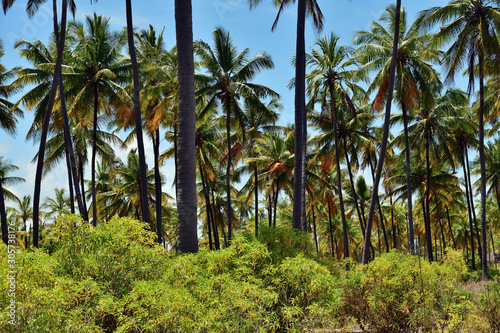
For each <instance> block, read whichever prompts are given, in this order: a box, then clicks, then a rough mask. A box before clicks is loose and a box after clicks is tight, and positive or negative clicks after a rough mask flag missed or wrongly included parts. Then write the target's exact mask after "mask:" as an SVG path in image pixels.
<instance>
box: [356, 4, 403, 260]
mask: <svg viewBox="0 0 500 333" xmlns="http://www.w3.org/2000/svg"><path fill="white" fill-rule="evenodd" d="M400 16H401V0H397V2H396V19H395V22H394V25H395V29H394V44H393V46H392V60H391V69H390V72H389V87H388V88H387V89H388V93H387V102H386V104H385V118H384V133H383V135H382V145H381V147H380V158H379V160H378V165H377V173H376V175H375V181H374V182H373V191H372V198H371V202H370V211H369V212H368V221H367V222H366V235H365V246H364V248H363V257H362V263H363V264H365V265H366V264H368V261H369V260H370V247H369V245H370V238H371V231H372V224H373V217H374V215H375V201H376V199H377V197H378V186H379V183H380V177H381V176H382V167H383V166H384V160H385V152H386V150H387V140H388V138H389V125H390V120H391V103H392V95H393V92H394V91H393V90H394V76H395V73H396V61H395V60H394V59H396V55H397V50H398V36H399V22H400Z"/></svg>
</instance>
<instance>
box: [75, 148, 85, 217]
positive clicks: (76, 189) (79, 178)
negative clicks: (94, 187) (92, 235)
mask: <svg viewBox="0 0 500 333" xmlns="http://www.w3.org/2000/svg"><path fill="white" fill-rule="evenodd" d="M78 160H79V161H78V166H79V171H80V173H79V177H78V178H77V179H78V180H79V181H80V185H78V183H77V184H76V185H75V191H76V192H77V194H78V193H79V192H80V190H81V193H82V194H83V195H85V194H84V193H85V179H84V178H83V162H82V158H81V157H79V158H78ZM71 173H73V172H71ZM79 186H80V187H79ZM77 200H78V199H77ZM82 205H83V209H84V210H85V211H87V201H86V200H85V198H84V200H82Z"/></svg>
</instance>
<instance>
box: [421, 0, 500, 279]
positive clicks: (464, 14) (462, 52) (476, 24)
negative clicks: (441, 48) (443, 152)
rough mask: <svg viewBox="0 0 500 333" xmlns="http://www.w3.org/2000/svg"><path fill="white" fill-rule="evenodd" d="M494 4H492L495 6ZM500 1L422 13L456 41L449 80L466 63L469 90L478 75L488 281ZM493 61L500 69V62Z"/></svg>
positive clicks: (469, 0)
mask: <svg viewBox="0 0 500 333" xmlns="http://www.w3.org/2000/svg"><path fill="white" fill-rule="evenodd" d="M492 4H493V6H492ZM498 4H499V2H498V1H484V0H453V1H451V2H450V3H448V4H447V5H445V6H443V7H433V8H430V9H427V10H424V11H422V12H420V14H419V20H421V26H422V28H430V27H432V26H434V25H436V24H446V23H449V22H450V23H449V24H446V25H444V26H441V28H440V31H439V32H438V33H437V36H436V37H437V41H438V43H440V44H444V43H445V42H449V41H453V43H452V44H451V46H450V47H449V49H448V50H447V51H446V53H445V55H444V59H443V61H444V66H445V69H446V71H447V75H446V80H447V81H448V82H452V81H453V79H454V77H455V74H456V73H457V72H459V71H460V70H461V69H462V68H463V66H464V64H467V72H468V74H469V92H471V91H472V90H473V85H474V80H475V77H478V78H479V115H478V116H479V161H480V165H481V187H480V189H481V229H482V230H483V232H482V235H481V237H482V248H483V249H484V250H485V251H482V254H481V258H482V260H481V266H482V279H483V280H488V279H489V276H488V263H487V259H486V165H485V156H484V117H483V113H484V77H485V63H486V61H485V59H488V58H489V57H492V58H495V59H496V58H497V57H498V56H499V55H500V43H499V41H498V36H497V34H496V29H495V27H497V26H498V20H497V17H498V16H499V15H500V8H499V7H495V6H494V5H496V6H498ZM488 63H492V64H493V65H494V67H495V70H496V69H498V68H496V66H498V63H497V61H494V62H488Z"/></svg>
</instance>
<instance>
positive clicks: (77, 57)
mask: <svg viewBox="0 0 500 333" xmlns="http://www.w3.org/2000/svg"><path fill="white" fill-rule="evenodd" d="M69 33H70V34H71V35H72V37H73V38H75V39H76V40H77V41H78V43H77V44H76V45H75V48H74V50H72V51H71V52H68V53H67V55H68V56H69V57H68V58H69V59H68V60H67V62H68V65H69V67H70V68H71V69H70V73H68V74H66V75H64V79H65V82H66V87H67V98H68V100H69V101H71V105H70V107H69V111H70V112H71V113H73V114H79V115H80V117H79V118H80V119H82V118H86V119H88V121H86V119H85V123H89V124H90V123H91V124H92V125H93V129H92V160H91V163H90V166H91V177H92V180H91V185H92V223H93V225H94V226H96V224H97V205H96V189H95V166H96V154H97V128H98V116H99V111H101V112H107V113H108V114H109V113H110V112H111V111H112V110H114V109H118V108H120V107H122V105H123V104H124V103H125V102H124V101H123V96H125V95H126V94H125V92H124V91H123V88H122V87H121V86H120V85H119V83H122V82H125V81H126V80H127V79H128V75H127V74H128V73H127V72H125V67H128V66H126V64H125V63H124V61H123V59H122V56H121V54H120V53H119V52H120V50H121V49H122V48H123V46H124V45H125V31H122V32H121V33H117V32H112V31H110V27H109V19H106V18H104V17H102V16H98V15H97V14H95V13H94V15H93V16H87V17H86V18H85V26H84V25H83V24H82V23H76V22H75V23H70V25H69ZM91 106H92V107H93V108H91ZM92 109H93V112H92V113H89V112H88V110H92Z"/></svg>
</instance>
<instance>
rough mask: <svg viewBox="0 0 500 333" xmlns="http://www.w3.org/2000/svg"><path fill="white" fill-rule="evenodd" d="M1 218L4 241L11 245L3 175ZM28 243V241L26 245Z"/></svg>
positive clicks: (0, 200) (0, 201)
mask: <svg viewBox="0 0 500 333" xmlns="http://www.w3.org/2000/svg"><path fill="white" fill-rule="evenodd" d="M0 219H1V224H2V241H3V242H4V243H5V245H9V228H8V226H7V214H6V213H5V201H4V197H3V186H2V177H0ZM27 246H28V244H27V243H26V247H27Z"/></svg>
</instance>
